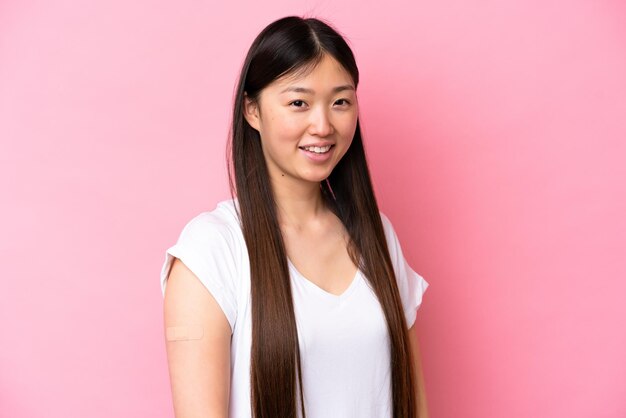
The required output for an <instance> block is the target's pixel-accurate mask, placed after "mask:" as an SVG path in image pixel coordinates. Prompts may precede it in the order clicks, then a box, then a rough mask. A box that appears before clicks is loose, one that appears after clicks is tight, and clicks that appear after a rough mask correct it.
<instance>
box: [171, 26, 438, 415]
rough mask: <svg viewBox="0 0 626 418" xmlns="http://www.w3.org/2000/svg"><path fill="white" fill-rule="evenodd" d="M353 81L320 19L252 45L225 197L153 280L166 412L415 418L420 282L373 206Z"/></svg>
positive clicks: (337, 41) (268, 33)
mask: <svg viewBox="0 0 626 418" xmlns="http://www.w3.org/2000/svg"><path fill="white" fill-rule="evenodd" d="M358 82H359V73H358V69H357V66H356V63H355V60H354V56H353V54H352V51H351V50H350V48H349V47H348V45H347V44H346V42H345V40H344V39H343V38H342V37H341V36H340V35H339V34H338V33H337V32H336V31H335V30H333V29H332V28H331V27H330V26H329V25H328V24H326V23H324V22H322V21H320V20H317V19H302V18H298V17H286V18H283V19H280V20H277V21H275V22H273V23H271V24H270V25H269V26H267V27H266V28H265V29H264V30H263V31H262V32H261V33H260V34H259V35H258V37H257V38H256V39H255V41H254V43H253V44H252V46H251V48H250V50H249V52H248V55H247V57H246V59H245V62H244V65H243V69H242V71H241V75H240V79H239V84H238V88H237V92H236V99H235V105H234V111H233V121H232V130H231V135H230V136H231V138H230V139H231V141H230V143H229V154H230V156H231V164H230V168H231V170H230V174H231V176H230V179H231V190H232V191H233V198H232V199H230V200H226V201H223V202H220V203H218V205H217V207H216V208H215V209H214V210H212V211H210V212H202V213H200V214H199V215H198V216H196V217H195V218H193V219H192V220H191V221H189V223H188V224H187V225H186V226H185V227H184V229H183V231H182V233H181V234H180V237H179V239H178V241H177V243H176V245H174V246H173V247H171V248H169V249H168V250H167V253H166V259H165V263H164V265H163V269H162V273H161V285H162V290H163V293H164V298H165V300H164V322H165V332H166V340H167V342H166V345H167V356H168V363H169V371H170V377H171V384H172V393H173V402H174V409H175V412H176V416H177V417H179V418H188V417H246V418H247V417H253V416H254V417H257V418H284V417H308V418H329V417H359V418H381V417H390V418H391V417H394V418H414V417H418V416H419V418H424V417H426V415H427V412H426V402H425V396H424V390H423V382H422V374H421V367H420V361H419V350H418V345H417V338H416V335H415V330H414V329H413V324H414V321H415V316H416V311H417V309H418V307H419V305H420V304H421V301H422V294H423V293H424V291H425V290H426V288H427V287H428V283H427V282H426V281H425V280H424V279H423V278H422V277H421V276H420V275H418V274H417V273H416V272H415V271H413V270H412V268H411V267H410V266H409V265H408V264H407V262H406V260H405V259H404V257H403V254H402V250H401V247H400V244H399V242H398V238H397V236H396V234H395V232H394V229H393V227H392V225H391V223H390V221H389V219H388V218H387V217H386V216H385V215H384V214H382V213H381V212H379V210H378V206H377V203H376V199H375V197H374V192H373V190H372V184H371V181H370V176H369V171H368V167H367V163H366V159H365V152H364V149H363V142H362V140H361V132H360V128H359V119H358V115H359V112H358V100H357V95H356V89H357V85H358ZM166 284H167V287H166Z"/></svg>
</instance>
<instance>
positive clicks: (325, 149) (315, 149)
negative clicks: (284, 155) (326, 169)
mask: <svg viewBox="0 0 626 418" xmlns="http://www.w3.org/2000/svg"><path fill="white" fill-rule="evenodd" d="M330 147H331V146H330V145H326V146H325V147H303V148H304V149H305V150H307V151H310V152H314V153H316V154H324V153H325V152H328V150H329V149H330Z"/></svg>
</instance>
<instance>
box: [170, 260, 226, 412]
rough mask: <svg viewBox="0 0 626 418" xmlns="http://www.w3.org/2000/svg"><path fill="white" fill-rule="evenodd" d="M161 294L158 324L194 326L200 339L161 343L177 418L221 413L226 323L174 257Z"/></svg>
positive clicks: (208, 295)
mask: <svg viewBox="0 0 626 418" xmlns="http://www.w3.org/2000/svg"><path fill="white" fill-rule="evenodd" d="M167 281H168V284H167V287H166V289H165V294H164V327H165V329H167V328H168V327H173V326H190V325H199V326H201V327H202V329H203V336H202V338H200V339H190V340H183V341H166V348H167V360H168V367H169V374H170V381H171V387H172V399H173V403H174V411H175V414H176V417H177V418H195V417H211V418H212V417H227V416H228V401H229V391H230V341H231V327H230V324H229V322H228V319H227V318H226V315H225V314H224V311H223V310H222V309H221V308H220V305H219V304H218V303H217V301H216V300H215V298H214V297H213V296H212V295H211V293H210V292H209V291H208V290H207V289H206V287H205V286H203V284H202V283H201V282H200V280H198V277H197V276H196V275H195V274H194V273H193V272H192V271H191V270H190V269H189V268H188V267H187V266H186V265H185V264H184V263H183V262H182V261H180V259H178V258H176V259H175V260H174V262H173V263H172V267H171V270H170V272H169V278H168V280H167Z"/></svg>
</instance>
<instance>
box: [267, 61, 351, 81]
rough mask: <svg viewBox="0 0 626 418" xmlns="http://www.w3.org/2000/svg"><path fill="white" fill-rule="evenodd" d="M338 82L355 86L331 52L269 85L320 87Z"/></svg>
mask: <svg viewBox="0 0 626 418" xmlns="http://www.w3.org/2000/svg"><path fill="white" fill-rule="evenodd" d="M337 84H349V85H352V86H354V82H353V80H352V76H351V75H350V73H349V72H348V71H347V70H346V69H345V68H344V67H343V66H342V65H341V64H340V63H339V61H337V60H336V59H335V58H333V57H332V56H331V55H329V54H324V55H323V56H322V58H321V59H320V60H319V61H318V62H315V63H309V64H305V65H303V66H302V67H299V68H297V69H295V70H294V71H292V72H290V73H288V74H285V75H283V76H282V77H280V78H278V79H277V80H274V82H273V83H271V84H270V85H269V86H268V87H272V88H273V89H284V88H286V87H289V86H293V85H298V86H300V85H302V86H303V87H304V86H313V85H315V86H317V87H318V88H320V89H322V88H325V87H327V88H329V89H332V88H334V87H336V85H337Z"/></svg>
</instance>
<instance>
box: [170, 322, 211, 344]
mask: <svg viewBox="0 0 626 418" xmlns="http://www.w3.org/2000/svg"><path fill="white" fill-rule="evenodd" d="M203 336H204V329H203V328H202V326H201V325H179V326H175V327H167V328H166V329H165V338H166V339H167V341H188V340H200V339H202V337H203Z"/></svg>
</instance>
